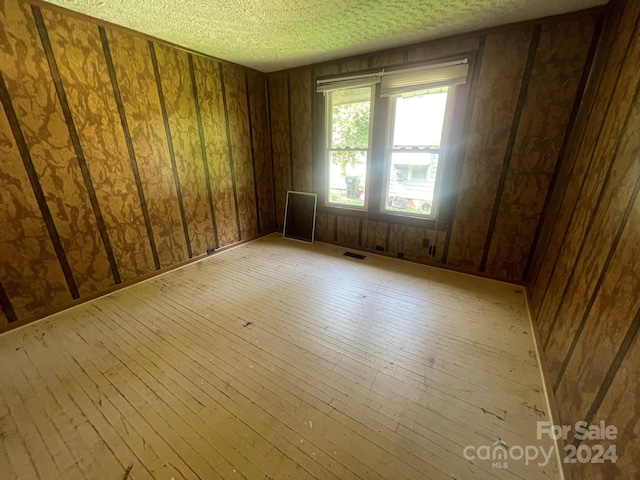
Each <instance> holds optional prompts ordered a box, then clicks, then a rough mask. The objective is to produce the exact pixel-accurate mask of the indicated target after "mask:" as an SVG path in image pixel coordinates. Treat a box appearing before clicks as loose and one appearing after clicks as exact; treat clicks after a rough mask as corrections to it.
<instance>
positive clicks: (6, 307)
mask: <svg viewBox="0 0 640 480" xmlns="http://www.w3.org/2000/svg"><path fill="white" fill-rule="evenodd" d="M0 308H1V309H2V312H3V313H4V316H5V317H7V322H9V323H13V322H17V321H18V317H17V316H16V311H15V310H14V309H13V305H11V300H10V299H9V297H8V296H7V292H6V291H5V290H4V286H3V285H2V282H0Z"/></svg>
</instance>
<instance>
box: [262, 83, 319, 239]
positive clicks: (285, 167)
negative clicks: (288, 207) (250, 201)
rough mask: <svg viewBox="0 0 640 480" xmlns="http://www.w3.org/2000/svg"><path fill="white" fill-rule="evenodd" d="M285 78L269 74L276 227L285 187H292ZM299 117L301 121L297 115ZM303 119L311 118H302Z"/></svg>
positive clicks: (286, 84)
mask: <svg viewBox="0 0 640 480" xmlns="http://www.w3.org/2000/svg"><path fill="white" fill-rule="evenodd" d="M289 113H290V111H289V80H288V76H287V75H272V76H270V77H269V114H270V123H271V152H272V155H273V171H274V173H275V175H274V179H273V183H274V188H275V204H276V205H275V206H276V218H277V220H278V223H277V228H279V229H281V228H282V226H283V219H284V208H285V203H286V201H287V191H288V190H291V189H292V188H293V185H292V172H291V129H290V127H291V125H290V118H289ZM299 121H303V120H302V119H300V120H299ZM306 121H307V122H310V121H311V118H308V119H306Z"/></svg>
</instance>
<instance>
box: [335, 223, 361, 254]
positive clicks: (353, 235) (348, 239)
mask: <svg viewBox="0 0 640 480" xmlns="http://www.w3.org/2000/svg"><path fill="white" fill-rule="evenodd" d="M336 232H337V237H338V241H337V243H339V244H340V245H345V246H347V247H352V248H358V246H359V244H358V240H359V239H360V219H358V218H356V217H348V216H346V215H340V216H338V223H337V230H336Z"/></svg>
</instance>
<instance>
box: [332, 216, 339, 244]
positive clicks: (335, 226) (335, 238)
mask: <svg viewBox="0 0 640 480" xmlns="http://www.w3.org/2000/svg"><path fill="white" fill-rule="evenodd" d="M333 241H334V242H337V241H338V215H334V217H333Z"/></svg>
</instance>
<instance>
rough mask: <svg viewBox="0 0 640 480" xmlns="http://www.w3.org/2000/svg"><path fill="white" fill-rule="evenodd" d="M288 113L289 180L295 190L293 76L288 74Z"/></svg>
mask: <svg viewBox="0 0 640 480" xmlns="http://www.w3.org/2000/svg"><path fill="white" fill-rule="evenodd" d="M287 107H288V108H287V113H288V115H289V178H290V181H291V190H295V189H296V188H295V182H294V180H293V124H292V115H291V74H287Z"/></svg>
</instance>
